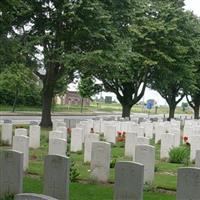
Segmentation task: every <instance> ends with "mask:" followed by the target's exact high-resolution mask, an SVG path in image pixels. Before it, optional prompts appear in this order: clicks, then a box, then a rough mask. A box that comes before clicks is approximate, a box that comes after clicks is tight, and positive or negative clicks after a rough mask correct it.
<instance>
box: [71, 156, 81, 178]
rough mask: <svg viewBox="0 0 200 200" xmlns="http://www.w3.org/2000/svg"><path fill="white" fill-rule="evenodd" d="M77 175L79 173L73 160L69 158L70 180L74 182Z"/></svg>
mask: <svg viewBox="0 0 200 200" xmlns="http://www.w3.org/2000/svg"><path fill="white" fill-rule="evenodd" d="M79 175H80V173H79V172H78V169H77V167H76V164H75V162H74V160H72V159H71V162H70V181H71V182H76V181H77V178H78V177H79Z"/></svg>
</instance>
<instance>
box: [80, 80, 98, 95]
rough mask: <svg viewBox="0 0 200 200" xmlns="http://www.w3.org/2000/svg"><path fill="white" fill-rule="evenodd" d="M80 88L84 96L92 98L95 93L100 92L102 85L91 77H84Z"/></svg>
mask: <svg viewBox="0 0 200 200" xmlns="http://www.w3.org/2000/svg"><path fill="white" fill-rule="evenodd" d="M78 90H79V93H80V95H81V97H83V98H91V97H92V96H93V95H95V94H97V93H99V92H100V91H101V90H102V88H101V85H99V84H96V83H95V80H93V79H92V78H91V77H82V78H81V81H80V83H79V85H78Z"/></svg>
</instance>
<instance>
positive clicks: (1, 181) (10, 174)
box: [0, 151, 23, 199]
mask: <svg viewBox="0 0 200 200" xmlns="http://www.w3.org/2000/svg"><path fill="white" fill-rule="evenodd" d="M22 190H23V154H22V153H20V152H17V151H2V152H0V199H1V198H2V199H4V197H5V195H6V194H7V193H11V194H18V193H21V192H22Z"/></svg>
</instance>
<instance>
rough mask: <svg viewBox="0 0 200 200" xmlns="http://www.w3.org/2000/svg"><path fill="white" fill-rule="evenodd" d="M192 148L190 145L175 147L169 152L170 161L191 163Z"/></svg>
mask: <svg viewBox="0 0 200 200" xmlns="http://www.w3.org/2000/svg"><path fill="white" fill-rule="evenodd" d="M189 159H190V148H189V146H188V145H183V146H180V147H175V148H173V149H171V150H170V152H169V162H171V163H183V164H186V165H189Z"/></svg>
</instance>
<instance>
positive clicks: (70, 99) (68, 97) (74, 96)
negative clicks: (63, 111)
mask: <svg viewBox="0 0 200 200" xmlns="http://www.w3.org/2000/svg"><path fill="white" fill-rule="evenodd" d="M59 98H60V103H61V104H62V105H65V104H68V105H81V102H82V97H81V96H80V94H79V93H78V92H76V91H67V92H66V94H65V95H63V96H60V97H59ZM83 105H85V106H89V105H90V99H88V98H83Z"/></svg>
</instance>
